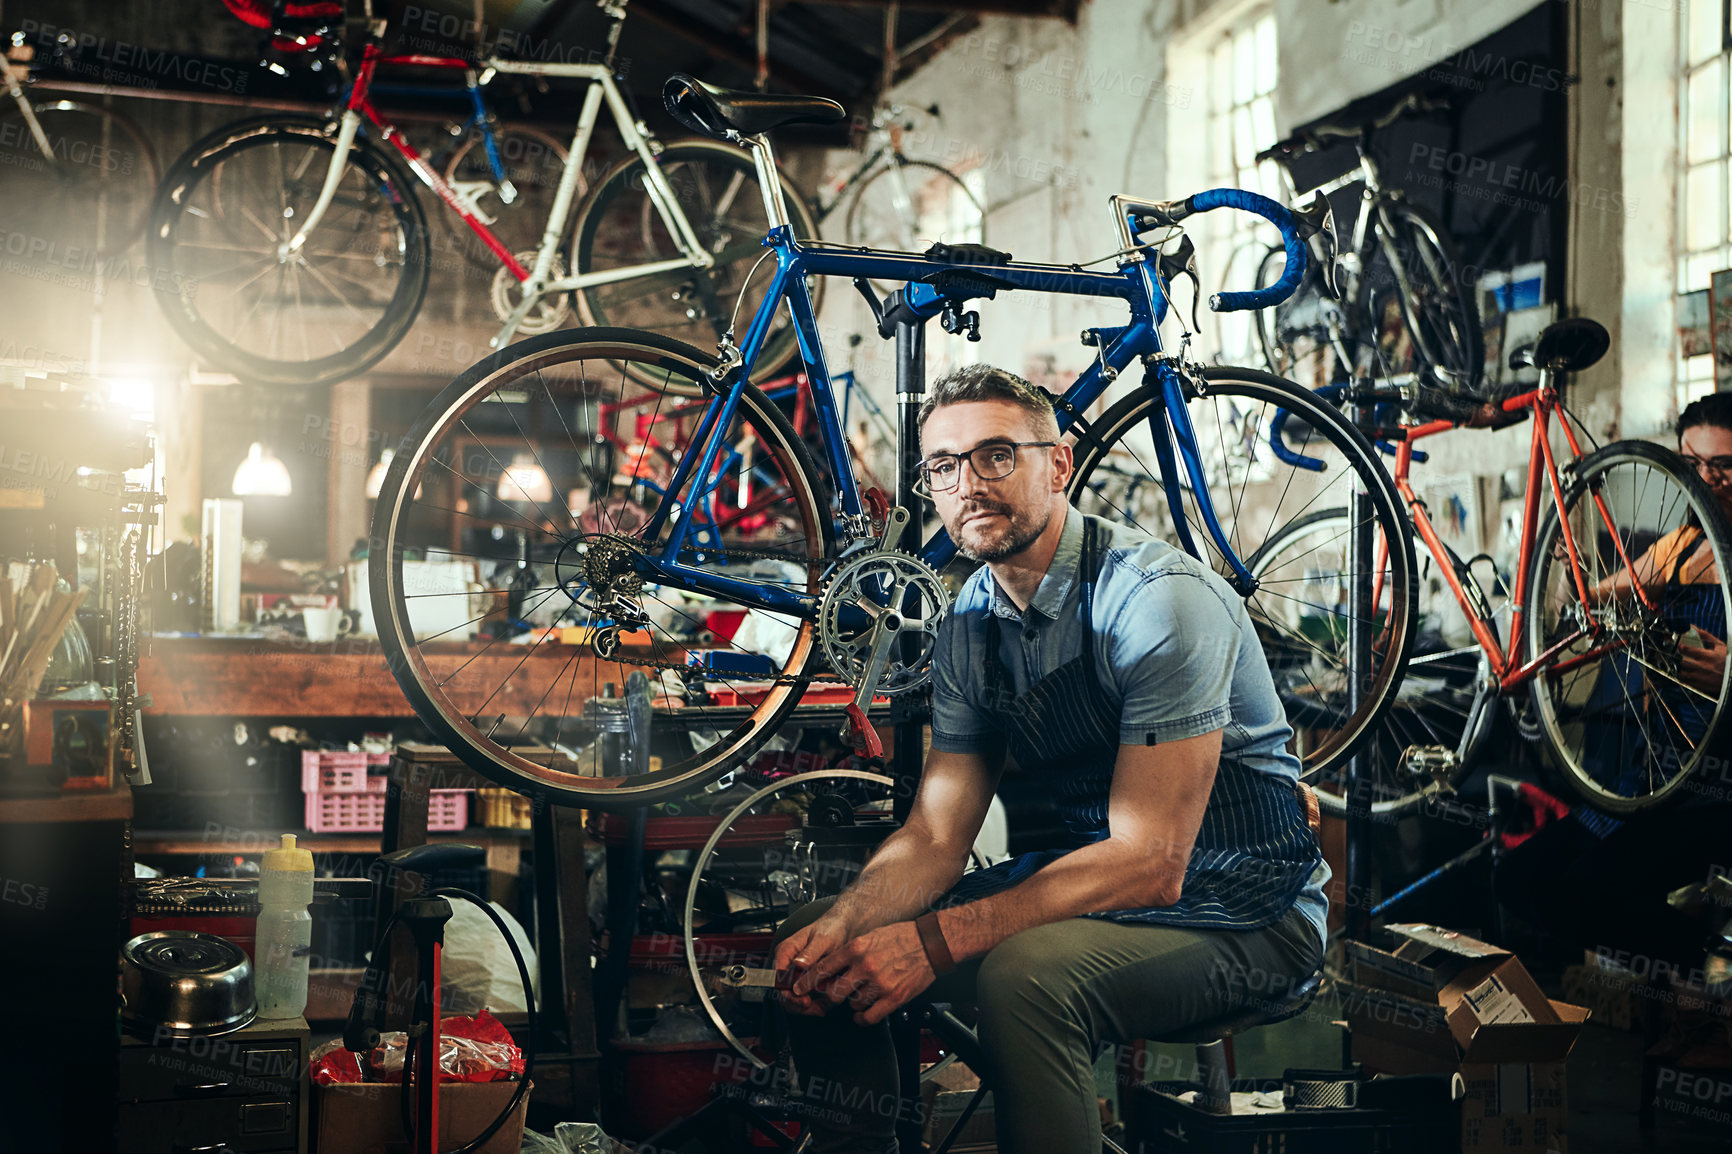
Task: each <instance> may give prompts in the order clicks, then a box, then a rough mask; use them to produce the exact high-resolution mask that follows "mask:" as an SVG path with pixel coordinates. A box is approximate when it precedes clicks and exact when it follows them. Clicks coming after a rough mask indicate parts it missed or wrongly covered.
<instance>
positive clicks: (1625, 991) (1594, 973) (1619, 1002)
mask: <svg viewBox="0 0 1732 1154" xmlns="http://www.w3.org/2000/svg"><path fill="white" fill-rule="evenodd" d="M1563 989H1564V999H1565V1000H1566V1001H1568V1002H1571V1003H1573V1004H1575V1005H1578V1006H1586V1007H1587V1008H1588V1010H1589V1011H1590V1012H1591V1013H1592V1014H1593V1017H1594V1024H1595V1025H1599V1026H1606V1027H1608V1028H1610V1029H1613V1030H1628V1031H1631V1032H1634V1033H1642V1032H1643V1031H1645V1030H1646V1029H1647V1028H1648V1024H1649V1020H1650V1017H1649V1016H1650V1013H1651V1011H1650V1006H1652V1005H1655V1003H1657V1002H1659V1001H1662V1000H1663V999H1664V998H1665V992H1664V991H1663V990H1660V989H1658V988H1655V987H1652V986H1650V985H1649V983H1648V982H1647V981H1645V980H1644V979H1642V978H1638V977H1636V976H1635V975H1634V974H1632V973H1630V971H1628V970H1625V969H1621V968H1619V967H1616V966H1608V965H1603V964H1602V963H1601V961H1600V959H1599V958H1598V957H1596V956H1595V954H1594V952H1593V951H1592V950H1587V951H1584V952H1583V961H1582V964H1581V965H1579V966H1571V967H1569V968H1568V969H1566V970H1565V971H1564V975H1563ZM1656 1008H1657V1007H1656Z"/></svg>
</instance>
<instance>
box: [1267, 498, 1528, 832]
mask: <svg viewBox="0 0 1732 1154" xmlns="http://www.w3.org/2000/svg"><path fill="white" fill-rule="evenodd" d="M1352 536H1353V535H1352V531H1351V528H1350V523H1349V521H1348V517H1347V509H1346V508H1335V509H1319V510H1317V511H1315V512H1312V513H1306V514H1305V515H1303V516H1301V517H1297V518H1295V519H1294V520H1292V521H1291V522H1289V523H1288V524H1287V525H1285V526H1283V527H1282V528H1281V529H1279V530H1277V531H1276V532H1275V534H1274V535H1273V536H1271V537H1270V538H1269V539H1268V540H1267V541H1265V542H1264V543H1263V545H1262V546H1261V547H1260V548H1259V549H1258V550H1257V551H1256V552H1255V553H1254V554H1252V555H1251V557H1250V558H1249V559H1248V560H1247V561H1246V563H1245V565H1246V568H1248V569H1250V571H1251V574H1252V576H1254V577H1256V578H1257V580H1258V581H1259V583H1260V584H1261V585H1262V586H1264V587H1267V588H1275V589H1285V590H1286V591H1287V592H1288V593H1290V594H1292V595H1293V596H1295V597H1297V598H1298V599H1299V601H1298V604H1300V605H1302V606H1304V607H1307V608H1308V607H1310V606H1319V605H1328V606H1335V605H1346V604H1347V599H1348V598H1349V597H1350V596H1351V595H1352V589H1351V583H1350V581H1349V580H1348V574H1349V573H1350V572H1351V571H1352V566H1351V564H1350V560H1349V550H1350V546H1351V542H1352ZM1383 547H1384V542H1383V541H1382V540H1381V538H1378V539H1375V540H1373V542H1372V548H1373V550H1374V553H1375V554H1376V555H1381V550H1382V549H1383ZM1414 553H1415V555H1416V556H1417V557H1420V559H1421V561H1422V562H1424V561H1428V560H1429V554H1426V553H1421V546H1420V545H1419V543H1418V542H1417V540H1416V541H1415V545H1414ZM1451 560H1452V561H1453V560H1454V558H1453V555H1452V556H1451ZM1423 568H1424V565H1423V564H1422V569H1423ZM1379 573H1380V577H1381V580H1380V582H1379V584H1380V585H1381V587H1382V588H1381V590H1380V597H1379V602H1378V605H1377V610H1376V611H1377V616H1378V618H1379V620H1380V621H1383V622H1387V621H1390V620H1393V617H1392V615H1391V612H1390V610H1391V604H1392V600H1393V598H1392V596H1391V595H1390V591H1392V590H1391V587H1392V584H1393V583H1392V581H1391V580H1390V568H1389V566H1388V565H1387V564H1384V565H1382V566H1380V569H1379ZM1473 588H1474V590H1475V591H1476V592H1477V586H1475V587H1473ZM1418 606H1419V609H1418V614H1417V618H1416V621H1415V636H1414V643H1413V649H1412V652H1411V654H1410V656H1409V658H1408V664H1407V671H1406V673H1405V674H1404V675H1403V677H1402V679H1401V685H1400V687H1399V689H1398V690H1397V692H1396V693H1395V696H1394V699H1393V700H1392V701H1391V702H1390V705H1389V711H1388V712H1387V713H1386V714H1384V717H1383V722H1382V724H1381V725H1379V726H1378V727H1377V730H1376V732H1375V733H1374V734H1373V735H1372V736H1371V738H1370V739H1369V740H1368V741H1367V743H1366V744H1365V745H1364V746H1362V747H1361V748H1360V749H1359V751H1358V756H1359V759H1360V766H1361V769H1360V772H1361V773H1362V774H1364V775H1366V776H1367V777H1369V779H1370V809H1371V813H1372V815H1373V816H1374V817H1377V818H1380V819H1393V818H1396V817H1400V816H1402V815H1403V814H1407V813H1411V812H1412V811H1413V810H1415V809H1416V808H1418V807H1419V806H1420V805H1421V804H1422V803H1424V802H1425V801H1426V800H1427V799H1428V798H1431V797H1434V796H1438V795H1447V794H1448V793H1450V792H1452V791H1453V789H1454V786H1455V785H1456V784H1457V783H1458V782H1459V781H1460V779H1461V778H1462V777H1463V776H1465V774H1466V772H1467V771H1468V769H1469V768H1470V767H1471V765H1472V764H1473V760H1474V755H1475V753H1476V752H1477V750H1478V748H1479V745H1480V743H1481V741H1482V740H1483V739H1484V737H1485V735H1486V734H1487V733H1488V732H1489V731H1490V728H1491V723H1492V721H1493V715H1494V713H1495V707H1496V704H1497V701H1496V697H1495V695H1494V694H1492V693H1491V692H1489V691H1487V692H1486V693H1484V694H1481V693H1480V689H1481V686H1483V685H1484V684H1485V682H1486V678H1487V677H1488V676H1489V674H1490V662H1489V661H1488V660H1487V658H1486V656H1485V653H1484V652H1483V651H1482V650H1481V649H1480V647H1479V645H1478V644H1477V643H1476V642H1475V641H1474V638H1473V636H1472V634H1471V632H1470V631H1469V630H1468V628H1467V624H1466V617H1465V615H1464V614H1463V612H1462V609H1461V606H1460V605H1458V604H1457V603H1456V601H1455V598H1454V597H1453V596H1452V595H1451V592H1450V590H1449V588H1448V586H1447V585H1446V584H1444V582H1443V580H1442V579H1441V577H1433V578H1431V579H1430V580H1427V579H1426V575H1425V573H1423V572H1422V573H1421V579H1420V582H1419V590H1418ZM1481 612H1482V615H1483V617H1484V619H1485V623H1486V625H1487V627H1488V628H1491V629H1492V630H1493V636H1494V637H1495V636H1496V623H1495V622H1494V621H1492V620H1491V615H1490V612H1489V611H1488V610H1482V611H1481ZM1302 617H1303V614H1302V615H1301V618H1302ZM1298 627H1299V628H1300V629H1301V630H1303V629H1304V627H1305V625H1304V622H1303V620H1301V621H1300V622H1299V623H1298ZM1381 644H1387V638H1383V637H1380V638H1379V639H1378V640H1377V641H1376V642H1374V647H1375V646H1376V645H1381ZM1346 778H1347V775H1346V772H1345V765H1343V766H1341V767H1340V768H1336V769H1332V770H1329V771H1327V772H1324V773H1320V774H1317V775H1316V776H1314V777H1313V778H1312V779H1311V784H1312V786H1313V787H1314V788H1315V789H1316V790H1317V800H1318V803H1319V804H1320V805H1321V806H1322V807H1323V810H1324V812H1326V813H1331V814H1335V815H1336V816H1342V815H1345V814H1346V812H1347V780H1346Z"/></svg>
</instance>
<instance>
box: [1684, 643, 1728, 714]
mask: <svg viewBox="0 0 1732 1154" xmlns="http://www.w3.org/2000/svg"><path fill="white" fill-rule="evenodd" d="M1696 636H1698V637H1700V638H1701V639H1702V645H1701V647H1700V648H1697V647H1696V646H1694V645H1680V646H1678V679H1679V680H1680V681H1682V682H1683V683H1684V684H1685V685H1688V686H1690V687H1691V688H1693V689H1699V690H1701V691H1702V692H1703V693H1706V694H1707V695H1708V696H1709V697H1714V698H1718V697H1719V696H1720V682H1721V679H1722V678H1723V677H1724V676H1725V673H1726V642H1724V641H1722V640H1721V639H1720V638H1718V637H1716V636H1714V635H1713V634H1712V633H1708V632H1706V631H1705V630H1702V629H1700V628H1698V629H1697V630H1696Z"/></svg>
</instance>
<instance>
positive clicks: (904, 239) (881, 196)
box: [842, 157, 986, 296]
mask: <svg viewBox="0 0 1732 1154" xmlns="http://www.w3.org/2000/svg"><path fill="white" fill-rule="evenodd" d="M910 169H915V170H918V172H919V173H921V174H923V176H924V183H923V186H922V189H921V190H920V193H919V194H918V199H925V196H924V192H925V189H926V188H927V187H930V185H931V184H932V182H934V181H936V182H938V187H940V188H942V189H943V190H944V195H945V196H946V197H948V198H950V199H951V203H952V204H954V198H955V196H956V194H957V193H958V192H960V193H962V195H963V197H964V198H965V199H966V200H967V201H968V203H969V204H970V205H971V206H972V207H973V209H974V215H975V219H976V220H977V221H978V222H979V230H978V231H979V235H978V236H968V237H960V238H958V237H949V238H940V237H934V238H933V239H934V240H938V239H949V240H952V241H955V240H958V239H960V240H967V241H972V242H974V243H977V244H984V243H985V241H986V210H985V209H983V208H982V207H981V205H980V201H979V200H977V199H975V196H974V193H972V192H970V191H969V188H968V185H967V184H966V183H965V182H964V181H963V179H962V178H961V177H960V176H957V175H956V174H955V173H954V172H951V171H950V170H949V169H948V168H945V167H944V166H943V165H941V164H933V163H932V162H931V161H927V160H907V159H902V158H898V157H893V158H892V159H891V162H890V163H889V164H887V165H885V166H884V167H883V168H880V169H879V170H878V171H877V172H875V173H873V174H872V175H871V176H869V177H867V178H866V179H865V180H863V181H861V182H860V185H859V187H858V188H856V189H855V190H854V199H853V200H852V201H850V202H849V204H848V215H847V216H846V217H845V218H844V219H843V222H842V230H843V235H844V236H846V237H847V238H848V243H849V244H852V245H860V246H862V247H864V248H870V249H878V250H889V251H891V252H917V251H919V250H918V249H917V248H916V242H917V240H918V238H917V237H916V235H915V230H916V229H917V228H918V227H919V225H920V215H919V211H918V206H916V205H910V207H911V208H914V209H915V215H914V217H913V218H912V219H906V218H904V216H903V213H902V212H901V210H900V208H899V207H898V206H897V204H896V196H895V191H894V188H893V185H894V181H895V175H894V174H895V173H897V172H898V171H900V172H901V173H902V175H903V178H904V179H906V178H907V176H908V173H909V170H910ZM872 285H873V287H874V288H875V289H876V290H877V291H878V293H879V295H880V296H882V295H884V294H886V293H889V292H892V291H894V290H896V289H899V288H901V287H902V282H900V281H873V282H872Z"/></svg>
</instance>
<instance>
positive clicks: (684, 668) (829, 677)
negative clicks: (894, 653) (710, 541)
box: [603, 534, 847, 685]
mask: <svg viewBox="0 0 1732 1154" xmlns="http://www.w3.org/2000/svg"><path fill="white" fill-rule="evenodd" d="M612 536H615V537H619V535H617V534H615V535H612ZM619 539H621V540H629V541H632V543H633V544H634V545H641V544H642V543H641V542H638V541H636V540H635V539H632V538H624V537H619ZM677 555H678V556H680V557H682V558H692V557H696V556H718V555H721V556H727V557H730V558H731V557H745V558H751V559H753V560H762V561H785V562H788V563H789V564H793V565H801V566H804V567H806V568H810V567H812V566H813V565H819V566H829V565H835V564H839V563H840V562H841V560H842V558H840V557H794V556H791V555H789V554H787V553H772V552H770V551H769V550H767V549H736V548H733V547H732V546H715V547H712V548H708V549H706V548H702V547H699V546H687V547H685V548H682V549H680V550H678V552H677ZM603 660H607V659H606V658H604V659H603ZM620 660H621V664H625V663H626V662H625V659H624V658H621V659H620ZM630 664H631V665H632V666H633V667H636V668H643V669H671V670H673V671H675V672H676V673H689V672H690V671H691V670H692V668H693V667H692V666H690V665H688V664H686V663H685V662H683V661H678V662H676V661H660V660H657V659H656V658H653V657H646V658H636V657H634V658H632V659H631V661H630ZM814 681H825V682H835V683H836V684H838V685H846V684H847V682H846V681H844V680H843V679H842V678H841V677H840V676H838V675H837V674H836V673H834V672H831V673H805V674H798V675H794V676H783V677H778V678H775V679H774V680H772V681H770V682H769V684H771V685H810V684H811V683H812V682H814Z"/></svg>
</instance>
